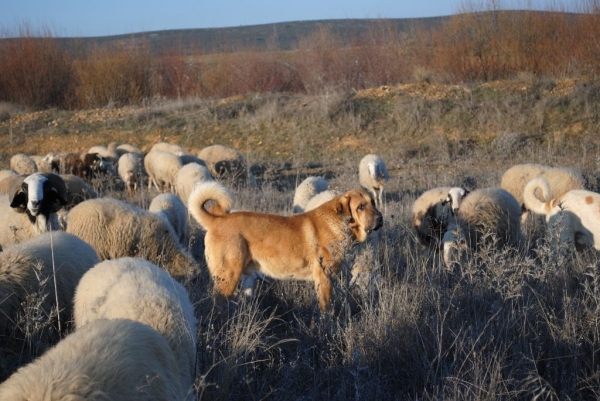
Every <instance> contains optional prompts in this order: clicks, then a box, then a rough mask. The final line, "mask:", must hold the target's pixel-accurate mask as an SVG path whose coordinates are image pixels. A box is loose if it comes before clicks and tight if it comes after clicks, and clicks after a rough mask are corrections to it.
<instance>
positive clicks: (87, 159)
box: [55, 153, 110, 180]
mask: <svg viewBox="0 0 600 401" xmlns="http://www.w3.org/2000/svg"><path fill="white" fill-rule="evenodd" d="M55 158H56V163H57V165H58V166H59V171H60V172H61V174H75V175H76V176H78V177H81V178H83V179H88V180H89V179H92V178H93V177H94V176H97V175H103V174H106V173H107V172H108V171H109V170H110V167H109V164H108V163H107V162H106V161H105V160H104V158H103V157H102V156H100V155H99V154H97V153H63V154H59V155H57V156H56V157H55Z"/></svg>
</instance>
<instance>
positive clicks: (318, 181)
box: [294, 177, 333, 213]
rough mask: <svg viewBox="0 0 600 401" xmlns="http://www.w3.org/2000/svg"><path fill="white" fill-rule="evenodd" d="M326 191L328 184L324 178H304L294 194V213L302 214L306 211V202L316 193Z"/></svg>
mask: <svg viewBox="0 0 600 401" xmlns="http://www.w3.org/2000/svg"><path fill="white" fill-rule="evenodd" d="M327 189H329V182H327V180H326V179H325V178H323V177H306V178H305V179H304V181H302V182H301V183H300V185H298V186H297V187H296V192H295V193H294V213H302V212H304V211H305V210H307V209H306V204H307V203H308V201H309V200H310V199H311V198H313V197H314V196H315V195H317V194H318V193H320V192H323V191H327ZM330 199H333V198H330ZM330 199H328V200H330Z"/></svg>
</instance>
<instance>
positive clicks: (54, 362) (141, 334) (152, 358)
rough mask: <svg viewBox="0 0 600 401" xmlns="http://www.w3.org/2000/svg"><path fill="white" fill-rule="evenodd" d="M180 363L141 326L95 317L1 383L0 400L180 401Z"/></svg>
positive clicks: (156, 336)
mask: <svg viewBox="0 0 600 401" xmlns="http://www.w3.org/2000/svg"><path fill="white" fill-rule="evenodd" d="M177 371H178V361H177V360H176V359H175V356H174V355H173V352H172V351H171V348H170V347H169V344H168V343H167V340H165V339H164V338H163V336H161V335H160V334H159V333H158V332H156V330H154V329H152V328H151V327H149V326H146V325H145V324H141V323H138V322H134V321H132V320H128V319H113V320H109V319H99V320H96V321H94V322H93V323H90V324H88V325H86V326H85V327H82V328H81V329H79V330H76V331H75V332H73V333H71V334H70V335H68V336H67V337H65V338H64V339H63V340H62V341H60V342H59V343H58V344H57V345H56V346H55V347H53V348H52V349H50V350H48V351H47V352H46V353H45V354H44V355H42V356H41V357H40V358H38V359H37V360H35V361H34V362H32V363H30V364H28V365H26V366H24V367H22V368H21V369H19V370H18V371H17V372H15V373H14V374H13V375H12V376H11V377H10V378H9V379H8V380H6V381H5V382H3V383H2V384H0V399H2V400H11V401H27V400H40V401H41V400H73V401H75V400H82V401H83V400H112V401H147V400H156V401H173V400H183V399H184V398H185V397H186V395H187V391H186V390H185V389H183V388H182V387H181V385H180V383H179V377H178V376H177Z"/></svg>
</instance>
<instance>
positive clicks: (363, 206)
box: [357, 205, 365, 211]
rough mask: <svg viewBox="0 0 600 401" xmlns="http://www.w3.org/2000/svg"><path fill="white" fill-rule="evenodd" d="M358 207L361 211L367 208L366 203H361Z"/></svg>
mask: <svg viewBox="0 0 600 401" xmlns="http://www.w3.org/2000/svg"><path fill="white" fill-rule="evenodd" d="M357 209H358V210H360V211H363V210H365V205H359V206H358V207H357Z"/></svg>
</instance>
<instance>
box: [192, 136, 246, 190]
mask: <svg viewBox="0 0 600 401" xmlns="http://www.w3.org/2000/svg"><path fill="white" fill-rule="evenodd" d="M198 157H199V158H200V159H202V160H204V163H206V167H208V169H209V170H210V173H211V174H212V176H213V177H214V178H216V179H218V180H231V181H233V182H235V183H243V182H247V180H249V182H250V183H251V184H253V185H255V184H256V179H255V178H254V175H253V174H252V173H251V172H249V171H248V169H247V166H246V159H245V158H244V155H242V154H241V153H240V152H238V151H237V150H235V149H232V148H228V147H226V146H223V145H212V146H207V147H206V148H204V149H202V150H200V152H198Z"/></svg>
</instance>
